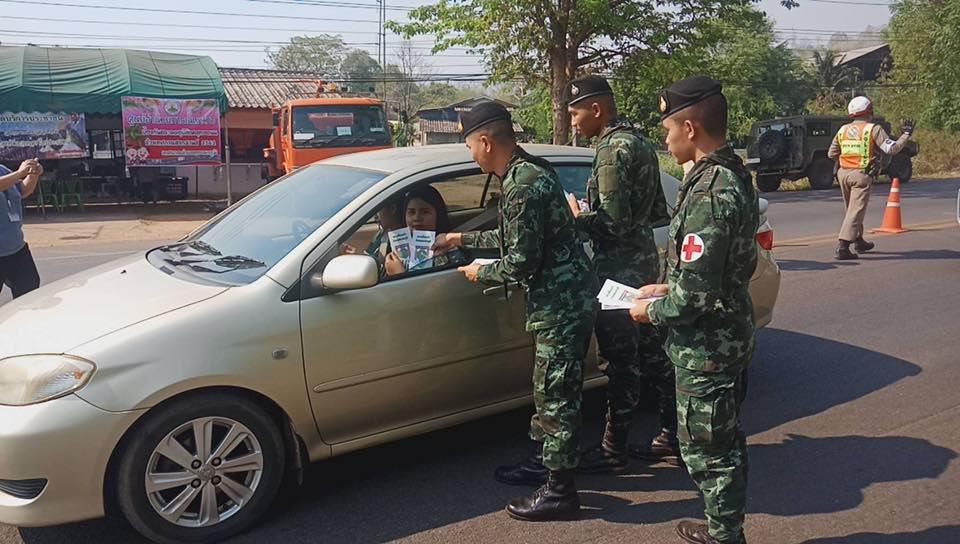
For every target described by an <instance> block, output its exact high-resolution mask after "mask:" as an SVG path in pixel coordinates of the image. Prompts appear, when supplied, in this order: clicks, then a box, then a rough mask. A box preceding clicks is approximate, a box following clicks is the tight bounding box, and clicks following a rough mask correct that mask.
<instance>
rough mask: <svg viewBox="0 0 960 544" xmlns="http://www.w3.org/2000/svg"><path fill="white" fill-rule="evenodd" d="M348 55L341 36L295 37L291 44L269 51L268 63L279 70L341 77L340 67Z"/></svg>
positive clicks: (291, 39)
mask: <svg viewBox="0 0 960 544" xmlns="http://www.w3.org/2000/svg"><path fill="white" fill-rule="evenodd" d="M348 53H349V50H348V48H347V46H346V44H344V43H343V39H342V38H340V36H331V35H329V34H320V35H317V36H294V37H292V38H290V43H289V44H287V45H284V46H283V47H280V48H279V49H277V50H276V51H273V50H270V49H268V50H267V62H269V63H270V64H272V65H273V66H274V67H275V68H277V69H279V70H294V71H300V72H318V73H321V74H324V75H339V74H340V66H341V64H342V63H343V60H344V58H345V57H346V56H347V54H348Z"/></svg>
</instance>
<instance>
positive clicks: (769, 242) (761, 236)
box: [757, 229, 773, 251]
mask: <svg viewBox="0 0 960 544" xmlns="http://www.w3.org/2000/svg"><path fill="white" fill-rule="evenodd" d="M757 243H758V244H760V247H762V248H763V249H766V250H767V251H772V250H773V229H770V230H767V231H764V232H758V233H757Z"/></svg>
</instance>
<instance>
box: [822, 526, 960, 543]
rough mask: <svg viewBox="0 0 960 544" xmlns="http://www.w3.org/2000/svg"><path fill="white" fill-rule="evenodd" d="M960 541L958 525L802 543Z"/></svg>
mask: <svg viewBox="0 0 960 544" xmlns="http://www.w3.org/2000/svg"><path fill="white" fill-rule="evenodd" d="M948 542H960V525H945V526H943V527H933V528H931V529H927V530H925V531H919V532H916V533H893V534H883V533H856V534H853V535H847V536H834V537H828V538H817V539H815V540H807V541H805V542H804V543H803V544H946V543H948Z"/></svg>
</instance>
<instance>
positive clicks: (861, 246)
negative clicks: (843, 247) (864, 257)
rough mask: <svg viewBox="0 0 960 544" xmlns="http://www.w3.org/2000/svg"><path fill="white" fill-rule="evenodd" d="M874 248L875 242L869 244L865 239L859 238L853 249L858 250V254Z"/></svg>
mask: <svg viewBox="0 0 960 544" xmlns="http://www.w3.org/2000/svg"><path fill="white" fill-rule="evenodd" d="M873 247H874V243H873V242H868V241H866V240H864V239H863V238H857V241H856V242H854V243H853V248H854V249H856V250H857V253H866V252H868V251H870V250H871V249H873Z"/></svg>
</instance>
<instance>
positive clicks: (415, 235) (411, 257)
mask: <svg viewBox="0 0 960 544" xmlns="http://www.w3.org/2000/svg"><path fill="white" fill-rule="evenodd" d="M387 236H388V237H389V238H390V247H391V248H393V251H395V252H396V253H397V256H398V257H400V260H401V261H403V262H404V263H405V264H406V265H407V270H410V269H412V268H413V267H415V266H417V265H418V264H420V263H422V262H425V261H429V260H430V259H432V258H433V249H431V248H432V247H433V242H434V241H435V240H436V239H437V233H436V232H434V231H432V230H411V229H410V228H409V227H403V228H401V229H397V230H392V231H390V232H388V233H387Z"/></svg>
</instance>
